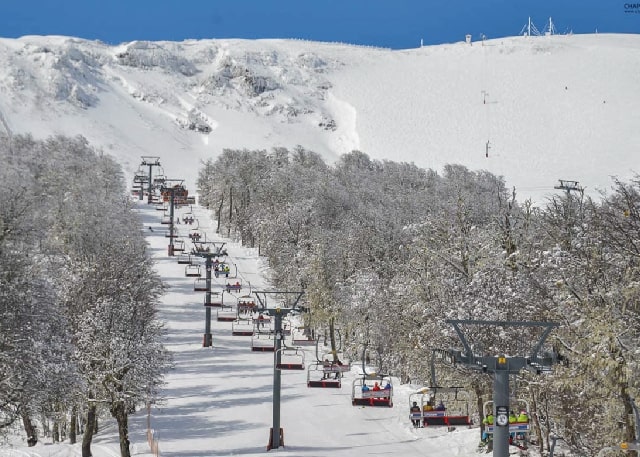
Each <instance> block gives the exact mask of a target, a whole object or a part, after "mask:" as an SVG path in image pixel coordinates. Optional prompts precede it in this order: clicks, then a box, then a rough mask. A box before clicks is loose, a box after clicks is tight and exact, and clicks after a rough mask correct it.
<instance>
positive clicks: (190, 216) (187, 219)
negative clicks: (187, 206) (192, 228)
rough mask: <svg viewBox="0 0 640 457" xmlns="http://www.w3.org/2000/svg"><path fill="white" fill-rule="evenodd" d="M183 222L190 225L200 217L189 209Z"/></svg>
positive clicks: (183, 217)
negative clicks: (196, 216)
mask: <svg viewBox="0 0 640 457" xmlns="http://www.w3.org/2000/svg"><path fill="white" fill-rule="evenodd" d="M182 222H183V223H185V224H188V225H193V224H194V223H197V222H198V219H196V218H195V216H194V215H193V213H192V212H191V211H189V212H188V213H185V214H184V215H183V216H182Z"/></svg>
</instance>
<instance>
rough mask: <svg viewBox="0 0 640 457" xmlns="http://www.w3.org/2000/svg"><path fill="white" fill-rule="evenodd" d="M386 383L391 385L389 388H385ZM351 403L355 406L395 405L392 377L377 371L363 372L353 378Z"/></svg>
mask: <svg viewBox="0 0 640 457" xmlns="http://www.w3.org/2000/svg"><path fill="white" fill-rule="evenodd" d="M376 385H377V388H376ZM386 385H389V388H388V389H385V388H384V386H386ZM374 389H375V390H374ZM351 404H352V405H353V406H386V407H389V408H391V407H393V386H392V384H391V378H390V377H389V376H384V375H379V374H375V373H369V374H363V375H362V376H359V377H357V378H356V379H354V380H353V385H352V387H351Z"/></svg>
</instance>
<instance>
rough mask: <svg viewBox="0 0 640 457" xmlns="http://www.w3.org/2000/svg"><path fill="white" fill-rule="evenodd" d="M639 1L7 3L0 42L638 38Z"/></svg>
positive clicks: (406, 43)
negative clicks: (36, 38) (538, 35)
mask: <svg viewBox="0 0 640 457" xmlns="http://www.w3.org/2000/svg"><path fill="white" fill-rule="evenodd" d="M634 5H638V0H628V1H627V2H625V1H624V0H623V1H619V0H582V1H578V0H297V1H293V0H153V1H152V0H101V1H96V0H22V1H19V0H3V1H1V2H0V37H5V38H16V37H19V36H22V35H67V36H75V37H80V38H87V39H98V40H101V41H104V42H107V43H110V44H118V43H121V42H125V41H133V40H154V41H155V40H170V41H182V40H185V39H190V38H195V39H202V38H249V39H254V38H301V39H308V40H314V41H338V42H344V43H351V44H362V45H372V46H382V47H389V48H393V49H403V48H413V47H416V46H418V45H419V44H420V40H421V39H424V43H425V44H438V43H450V42H455V41H460V40H463V39H464V36H465V35H466V34H467V33H468V34H471V35H472V36H473V38H474V40H475V39H478V38H479V37H480V36H481V35H482V34H484V35H486V36H487V37H489V38H497V37H504V36H512V35H516V34H518V33H519V32H520V30H521V29H522V27H523V25H524V24H525V23H526V22H527V18H528V17H529V16H531V18H532V20H533V22H534V23H535V25H536V26H537V27H538V29H540V31H542V30H543V29H544V26H545V22H546V21H548V18H549V16H551V17H553V22H554V24H555V26H556V29H557V31H558V32H559V33H566V32H568V31H573V33H593V32H595V31H596V30H597V31H598V32H601V33H638V32H640V8H634Z"/></svg>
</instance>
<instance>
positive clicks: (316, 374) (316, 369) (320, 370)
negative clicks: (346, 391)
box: [307, 361, 342, 389]
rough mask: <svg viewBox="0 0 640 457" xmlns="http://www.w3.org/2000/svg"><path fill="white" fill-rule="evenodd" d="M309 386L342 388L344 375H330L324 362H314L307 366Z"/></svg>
mask: <svg viewBox="0 0 640 457" xmlns="http://www.w3.org/2000/svg"><path fill="white" fill-rule="evenodd" d="M307 387H321V388H337V389H339V388H341V387H342V376H340V375H337V376H333V377H331V376H328V375H327V372H326V371H325V365H324V363H323V362H318V361H316V362H313V363H310V364H309V366H308V367H307Z"/></svg>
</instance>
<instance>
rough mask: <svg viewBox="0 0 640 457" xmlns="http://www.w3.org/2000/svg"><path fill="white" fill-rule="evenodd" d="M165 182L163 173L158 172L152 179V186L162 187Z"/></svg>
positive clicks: (165, 178)
mask: <svg viewBox="0 0 640 457" xmlns="http://www.w3.org/2000/svg"><path fill="white" fill-rule="evenodd" d="M166 182H167V177H166V176H165V174H164V172H163V171H160V173H159V174H157V175H156V177H155V178H153V185H154V186H158V187H160V186H164V184H165V183H166Z"/></svg>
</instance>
